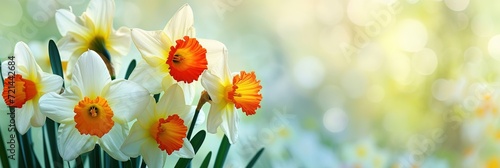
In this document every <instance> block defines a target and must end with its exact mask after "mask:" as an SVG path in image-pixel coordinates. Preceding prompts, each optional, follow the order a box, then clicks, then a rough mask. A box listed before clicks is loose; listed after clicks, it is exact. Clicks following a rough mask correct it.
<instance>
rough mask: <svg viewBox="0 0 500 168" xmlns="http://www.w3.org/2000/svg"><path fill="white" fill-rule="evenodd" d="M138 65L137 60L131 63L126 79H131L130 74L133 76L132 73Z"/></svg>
mask: <svg viewBox="0 0 500 168" xmlns="http://www.w3.org/2000/svg"><path fill="white" fill-rule="evenodd" d="M136 64H137V63H136V61H135V59H133V60H132V62H130V64H129V65H128V68H127V72H126V73H125V79H128V77H130V74H132V71H134V69H135V66H136Z"/></svg>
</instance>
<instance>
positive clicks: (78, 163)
mask: <svg viewBox="0 0 500 168" xmlns="http://www.w3.org/2000/svg"><path fill="white" fill-rule="evenodd" d="M75 166H76V167H77V168H83V159H82V155H80V156H78V157H77V158H76V163H75Z"/></svg>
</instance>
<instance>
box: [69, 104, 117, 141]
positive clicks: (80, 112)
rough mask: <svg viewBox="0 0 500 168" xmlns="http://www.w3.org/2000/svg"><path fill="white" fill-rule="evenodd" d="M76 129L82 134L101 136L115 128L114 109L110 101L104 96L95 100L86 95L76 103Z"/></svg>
mask: <svg viewBox="0 0 500 168" xmlns="http://www.w3.org/2000/svg"><path fill="white" fill-rule="evenodd" d="M74 112H75V113H76V115H75V122H76V126H75V127H76V129H78V131H80V134H82V135H93V136H97V137H99V138H101V137H102V136H103V135H104V134H106V133H108V132H109V131H110V130H111V128H113V125H114V123H115V122H114V121H113V120H112V118H113V111H112V110H111V107H109V105H108V101H107V100H106V99H104V98H102V97H99V96H98V97H97V98H95V99H94V100H92V99H90V98H88V97H84V98H83V100H81V101H80V102H78V104H77V105H75V109H74Z"/></svg>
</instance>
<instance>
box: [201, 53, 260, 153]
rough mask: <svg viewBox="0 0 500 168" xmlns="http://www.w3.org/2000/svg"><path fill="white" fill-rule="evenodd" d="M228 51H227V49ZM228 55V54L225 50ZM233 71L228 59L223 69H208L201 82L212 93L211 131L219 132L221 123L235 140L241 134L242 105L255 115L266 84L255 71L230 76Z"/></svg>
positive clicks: (248, 112) (231, 140)
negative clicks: (258, 77)
mask: <svg viewBox="0 0 500 168" xmlns="http://www.w3.org/2000/svg"><path fill="white" fill-rule="evenodd" d="M225 53H226V52H225ZM224 55H225V56H224V57H223V58H224V59H227V54H224ZM230 77H231V74H230V71H229V68H228V66H227V63H226V64H225V65H224V66H223V69H222V71H212V70H210V71H205V72H204V73H203V75H202V78H201V84H202V85H203V87H204V88H205V90H206V91H207V92H208V95H210V99H211V101H209V102H210V104H211V106H210V111H209V112H208V118H207V131H208V132H210V133H216V132H217V127H219V126H221V128H222V130H223V131H224V133H225V134H226V135H227V137H228V139H229V142H230V143H234V142H235V141H236V139H237V137H238V135H237V132H238V128H237V125H238V121H239V118H238V114H237V113H236V109H239V108H241V109H242V111H243V112H244V113H245V114H246V115H253V114H255V111H256V110H257V109H258V108H260V101H261V100H262V95H261V94H260V93H259V92H260V90H261V88H262V86H261V85H260V80H257V79H256V75H255V73H254V72H250V73H247V72H245V71H241V72H240V73H239V74H237V75H235V76H234V77H233V78H232V81H231V80H230Z"/></svg>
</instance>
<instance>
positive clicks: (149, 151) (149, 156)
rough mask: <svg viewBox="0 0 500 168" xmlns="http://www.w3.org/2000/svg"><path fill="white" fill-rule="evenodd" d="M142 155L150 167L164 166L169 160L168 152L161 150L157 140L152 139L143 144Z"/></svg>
mask: <svg viewBox="0 0 500 168" xmlns="http://www.w3.org/2000/svg"><path fill="white" fill-rule="evenodd" d="M141 155H142V157H143V159H144V162H146V164H147V165H148V167H163V166H164V165H165V161H166V160H167V152H164V151H162V150H160V148H158V144H157V143H156V141H154V140H151V139H148V140H147V141H146V143H144V144H143V145H142V148H141Z"/></svg>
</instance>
